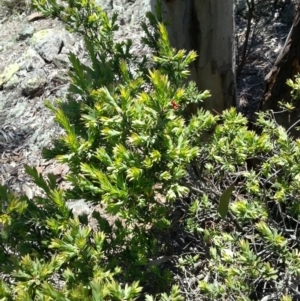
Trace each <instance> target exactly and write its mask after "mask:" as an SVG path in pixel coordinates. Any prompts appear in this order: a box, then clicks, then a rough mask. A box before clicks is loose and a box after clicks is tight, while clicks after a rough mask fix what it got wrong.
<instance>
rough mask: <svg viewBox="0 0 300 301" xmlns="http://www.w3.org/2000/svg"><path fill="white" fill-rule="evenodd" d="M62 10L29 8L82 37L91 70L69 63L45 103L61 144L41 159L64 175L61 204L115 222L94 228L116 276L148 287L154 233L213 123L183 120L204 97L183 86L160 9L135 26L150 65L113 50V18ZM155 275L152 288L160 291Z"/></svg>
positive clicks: (156, 242) (93, 10)
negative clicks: (56, 95)
mask: <svg viewBox="0 0 300 301" xmlns="http://www.w3.org/2000/svg"><path fill="white" fill-rule="evenodd" d="M65 2H66V3H67V5H68V7H67V8H64V7H63V6H60V5H58V4H56V2H55V1H53V3H52V2H51V4H50V5H48V3H44V2H43V1H38V0H35V1H33V4H34V5H35V7H37V8H39V9H40V10H42V11H43V12H44V13H47V14H49V15H51V16H52V17H55V16H56V17H59V18H60V19H61V20H63V21H64V22H65V23H66V24H67V25H68V27H69V28H72V29H73V30H75V31H77V32H80V33H83V34H84V38H85V45H86V48H87V50H88V53H89V57H90V59H91V63H92V66H91V67H88V66H86V65H83V64H82V63H81V62H80V61H79V60H78V59H77V58H76V57H75V56H74V55H73V54H71V55H70V61H71V63H72V66H73V71H72V72H70V78H71V87H70V90H69V95H68V97H67V101H61V100H58V101H57V103H56V104H55V105H52V104H50V103H48V107H49V108H50V109H51V110H52V111H53V112H54V114H55V117H56V120H57V122H58V123H59V124H60V125H61V126H62V127H63V128H64V130H65V132H66V134H65V135H64V136H62V137H61V138H60V139H59V141H57V142H56V144H55V147H54V148H53V149H47V150H44V155H45V156H46V157H47V158H56V159H57V160H58V161H59V162H63V163H67V164H68V165H69V166H70V171H71V172H70V174H69V176H68V180H69V181H70V182H71V183H72V186H73V188H72V189H71V190H70V191H68V196H69V197H70V198H72V199H77V198H85V199H87V200H89V201H93V202H94V203H96V204H98V203H101V204H102V205H103V207H104V210H105V211H106V213H107V214H108V215H114V216H117V217H118V222H116V224H115V225H114V227H112V226H109V225H108V223H107V222H105V221H103V223H105V225H106V226H105V227H103V231H105V233H106V235H108V236H109V237H110V245H109V246H107V254H106V255H107V256H111V258H112V260H111V264H112V267H113V264H117V265H121V266H123V264H122V263H124V261H126V262H127V263H126V268H125V267H124V268H123V270H124V273H125V274H127V273H128V276H130V277H132V275H136V277H137V278H138V279H140V278H141V277H146V278H147V277H148V276H147V275H148V272H147V261H149V258H155V257H156V256H157V255H158V254H160V252H162V250H163V249H164V248H165V247H164V244H163V243H162V242H161V241H160V238H159V233H161V235H163V233H164V231H168V229H169V228H170V220H169V218H168V216H169V215H170V213H171V212H172V211H173V202H174V200H175V199H177V198H180V197H183V196H186V195H188V193H189V189H188V187H186V186H185V185H183V184H181V183H183V180H184V178H185V177H186V176H187V169H188V167H189V165H190V164H191V162H192V161H193V160H194V159H195V158H196V156H197V155H198V153H199V147H198V146H197V145H198V143H201V137H202V133H203V132H204V131H206V130H208V129H210V128H211V127H212V126H213V125H214V124H216V122H217V120H218V118H217V117H214V116H212V115H211V114H209V113H207V112H204V111H202V110H199V112H198V114H196V115H195V116H193V117H191V118H190V119H188V118H185V117H184V116H185V110H186V107H187V105H188V104H190V103H193V102H194V103H198V102H200V101H202V100H204V99H206V98H207V97H209V92H208V91H204V92H203V93H199V92H198V91H197V89H196V87H195V84H194V83H191V82H190V83H186V78H187V77H188V75H189V71H188V66H189V64H190V63H191V62H192V61H194V60H195V58H196V53H195V52H194V51H191V52H189V53H186V52H185V51H183V50H179V51H177V50H175V49H173V48H172V47H171V46H170V43H169V40H168V35H167V30H166V28H165V26H164V24H163V23H162V7H161V4H160V5H158V6H157V16H156V17H155V16H154V15H153V14H152V13H148V15H147V16H148V20H149V24H147V25H146V24H143V28H144V30H145V37H144V38H143V39H142V42H143V43H144V44H146V45H147V46H148V47H149V48H150V49H151V50H152V57H150V58H147V57H146V56H145V57H142V58H138V57H137V56H135V55H134V54H133V53H132V51H131V45H132V42H131V41H130V40H128V41H124V42H122V43H115V42H114V39H113V32H114V31H115V30H116V29H117V25H116V24H115V21H116V17H115V16H114V17H113V18H112V20H109V19H108V18H107V15H106V13H105V12H103V11H102V10H101V9H100V8H99V7H97V6H95V4H94V2H93V1H65ZM145 66H148V67H147V68H146V67H145ZM77 99H80V101H78V100H77ZM112 250H114V252H112ZM151 273H153V272H151ZM155 274H156V277H155V278H156V279H157V282H155V286H156V287H159V286H160V285H161V284H162V283H168V281H161V280H160V277H158V273H155Z"/></svg>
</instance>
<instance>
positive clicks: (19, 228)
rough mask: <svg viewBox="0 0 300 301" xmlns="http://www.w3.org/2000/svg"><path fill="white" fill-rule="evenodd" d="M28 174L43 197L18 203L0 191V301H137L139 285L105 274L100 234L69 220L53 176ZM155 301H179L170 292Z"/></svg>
mask: <svg viewBox="0 0 300 301" xmlns="http://www.w3.org/2000/svg"><path fill="white" fill-rule="evenodd" d="M26 170H27V173H28V174H30V175H31V176H32V177H33V179H34V182H35V184H36V185H37V186H39V187H40V188H42V189H43V191H44V193H45V196H44V197H35V198H34V199H28V198H27V197H25V196H22V197H20V198H19V197H16V196H13V195H12V194H9V193H8V192H7V189H6V188H5V187H3V186H1V187H0V198H1V200H2V209H1V214H0V221H1V225H2V228H1V237H0V244H1V256H0V264H1V271H2V280H1V282H0V297H1V300H23V301H24V300H28V301H32V300H37V301H38V300H49V301H50V300H53V301H54V300H55V301H56V300H61V301H69V300H74V301H75V300H93V301H96V300H99V301H100V300H120V301H121V300H122V301H125V300H128V301H129V300H136V299H137V298H138V297H139V296H140V293H141V290H142V288H141V287H140V286H139V284H138V282H133V283H132V284H131V285H128V284H122V285H121V284H120V283H118V281H117V279H118V278H120V277H119V275H120V274H121V269H120V268H115V269H114V270H113V271H111V270H109V269H108V263H107V258H106V256H105V252H104V249H103V246H104V245H105V241H106V237H105V234H104V232H101V231H97V230H93V229H92V228H91V227H90V226H89V225H86V224H84V223H82V222H80V220H79V219H78V217H76V216H73V214H72V212H71V211H70V210H69V209H68V208H67V205H66V200H65V193H64V191H61V190H59V189H58V188H57V187H56V184H55V181H53V179H54V178H53V175H49V178H48V179H47V180H44V179H43V178H42V177H41V176H39V175H38V172H37V171H36V170H35V169H32V168H29V167H27V168H26ZM151 298H152V297H150V296H147V297H145V300H151ZM152 300H154V299H153V298H152ZM158 300H161V301H163V300H174V301H175V300H182V299H181V298H180V297H179V292H178V288H177V287H175V286H174V287H173V289H172V291H171V293H170V296H167V295H166V294H162V295H161V297H160V298H159V299H158Z"/></svg>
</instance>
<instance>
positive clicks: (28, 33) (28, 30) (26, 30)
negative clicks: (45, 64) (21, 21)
mask: <svg viewBox="0 0 300 301" xmlns="http://www.w3.org/2000/svg"><path fill="white" fill-rule="evenodd" d="M33 33H34V27H33V26H31V25H29V24H27V25H25V26H24V27H23V28H22V30H21V31H20V32H19V35H18V37H17V40H18V41H24V40H26V39H27V38H30V37H32V35H33Z"/></svg>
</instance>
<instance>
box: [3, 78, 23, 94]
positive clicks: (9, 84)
mask: <svg viewBox="0 0 300 301" xmlns="http://www.w3.org/2000/svg"><path fill="white" fill-rule="evenodd" d="M19 84H20V77H19V76H18V75H16V74H14V75H13V76H12V77H11V78H10V79H9V81H8V82H7V83H6V84H4V85H3V89H4V90H11V89H14V88H16V87H17V86H18V85H19Z"/></svg>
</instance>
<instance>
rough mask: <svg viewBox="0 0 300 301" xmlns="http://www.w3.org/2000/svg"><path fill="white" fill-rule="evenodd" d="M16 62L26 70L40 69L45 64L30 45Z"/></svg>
mask: <svg viewBox="0 0 300 301" xmlns="http://www.w3.org/2000/svg"><path fill="white" fill-rule="evenodd" d="M17 63H18V64H19V66H20V69H25V70H26V71H27V72H31V71H33V70H36V69H41V68H42V67H44V65H45V61H44V60H43V59H42V58H41V57H40V55H39V54H38V53H37V52H36V51H35V50H34V49H33V48H31V47H30V48H29V49H28V50H27V52H26V53H25V55H24V56H22V57H21V58H20V59H19V60H18V61H17Z"/></svg>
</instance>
